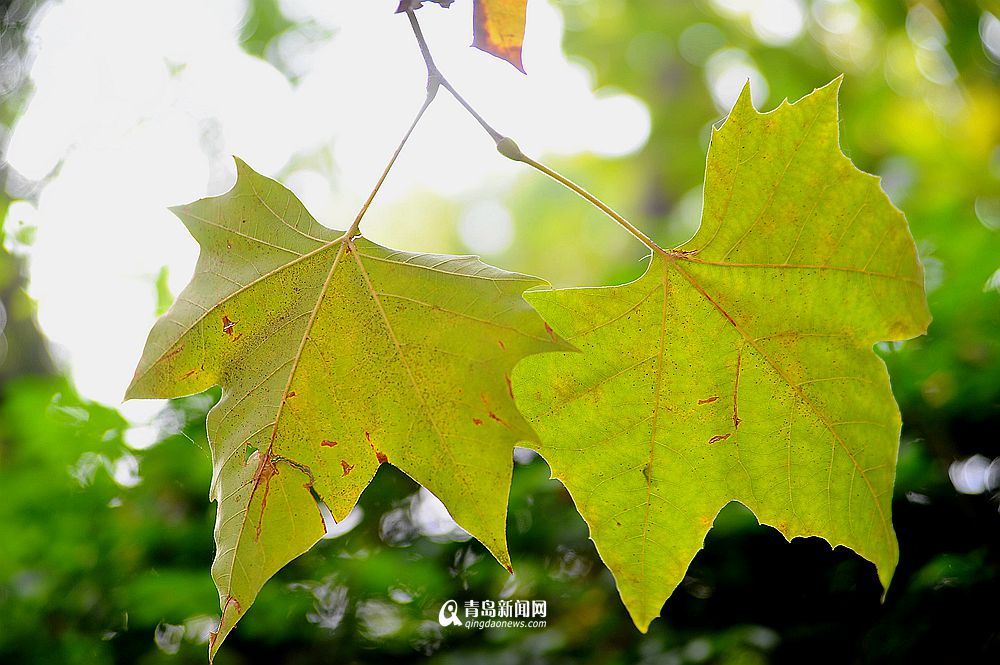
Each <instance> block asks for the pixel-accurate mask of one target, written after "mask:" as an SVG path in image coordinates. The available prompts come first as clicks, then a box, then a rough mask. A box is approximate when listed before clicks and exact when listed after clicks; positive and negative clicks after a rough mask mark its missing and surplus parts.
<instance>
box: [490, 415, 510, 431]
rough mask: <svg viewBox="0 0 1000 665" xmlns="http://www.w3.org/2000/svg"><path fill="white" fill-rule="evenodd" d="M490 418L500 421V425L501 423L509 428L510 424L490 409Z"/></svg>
mask: <svg viewBox="0 0 1000 665" xmlns="http://www.w3.org/2000/svg"><path fill="white" fill-rule="evenodd" d="M490 418H492V419H493V420H495V421H497V422H498V423H500V424H501V425H503V426H504V427H506V428H507V429H510V425H508V424H507V421H506V420H504V419H503V418H501V417H500V416H498V415H497V414H495V413H493V412H492V411H490Z"/></svg>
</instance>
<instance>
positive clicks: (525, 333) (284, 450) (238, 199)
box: [127, 162, 569, 655]
mask: <svg viewBox="0 0 1000 665" xmlns="http://www.w3.org/2000/svg"><path fill="white" fill-rule="evenodd" d="M237 166H238V178H237V182H236V185H235V186H234V188H233V189H232V190H231V191H229V192H228V193H226V194H224V195H222V196H219V197H214V198H209V199H203V200H201V201H198V202H196V203H193V204H191V205H188V206H183V207H180V208H177V209H176V210H175V212H176V213H177V215H178V216H179V217H180V218H181V220H182V221H183V222H184V224H185V225H186V226H187V227H188V229H189V230H190V231H191V233H192V235H193V236H194V237H195V238H196V239H197V240H198V242H199V244H200V245H201V254H200V257H199V260H198V265H197V268H196V271H195V276H194V279H193V280H192V282H191V283H190V285H189V286H188V287H187V288H186V289H185V290H184V291H183V292H182V293H181V294H180V296H178V298H177V301H176V302H175V304H174V305H173V307H172V308H171V309H170V311H168V312H167V313H166V314H165V315H164V316H163V317H162V318H161V319H160V320H159V321H157V323H156V325H155V326H154V327H153V330H152V332H151V333H150V336H149V339H148V341H147V342H146V348H145V351H144V352H143V356H142V359H141V360H140V362H139V366H138V369H137V370H136V375H135V378H134V380H133V382H132V385H131V386H130V387H129V390H128V394H127V397H128V398H133V397H161V398H162V397H177V396H181V395H188V394H192V393H197V392H200V391H202V390H205V389H206V388H209V387H210V386H212V385H216V384H219V385H221V386H222V398H221V399H220V401H219V403H218V404H217V405H216V406H215V407H214V408H213V409H212V411H211V412H210V413H209V415H208V437H209V442H210V444H211V449H212V461H213V465H214V476H213V482H212V489H211V492H210V494H211V497H212V498H213V499H214V500H215V501H217V502H218V504H219V507H218V513H217V520H216V528H215V539H216V557H215V562H214V564H213V567H212V573H213V577H214V579H215V582H216V585H217V587H218V590H219V595H220V603H221V607H222V620H221V623H220V626H219V629H218V631H217V632H216V633H214V634H213V636H212V640H211V645H210V653H211V654H212V655H214V654H215V652H216V651H217V650H218V648H219V645H220V644H221V643H222V640H223V639H224V638H225V636H226V635H227V634H228V633H229V631H231V630H232V628H233V626H234V625H235V623H236V622H237V621H238V620H239V619H240V618H241V617H242V616H243V614H244V613H245V612H246V611H247V609H248V608H249V606H250V604H251V603H252V602H253V600H254V598H255V597H256V595H257V592H258V591H259V589H260V587H261V586H262V585H263V584H264V582H265V581H267V579H269V578H270V577H271V576H272V575H273V574H274V573H275V572H277V571H278V570H279V569H280V568H281V567H282V566H284V565H285V564H286V563H288V562H289V561H290V560H292V559H293V558H295V557H296V556H298V555H300V554H302V553H303V552H305V551H306V550H308V549H309V548H310V547H312V545H313V544H315V543H316V541H317V540H319V539H320V538H321V537H322V535H323V534H324V525H323V519H322V515H321V513H320V510H319V507H318V504H317V500H316V498H314V495H315V497H318V498H319V499H320V500H322V501H323V502H324V503H326V505H327V506H328V507H329V508H330V511H331V512H332V514H333V517H334V518H335V519H336V520H338V521H339V520H341V519H343V518H344V517H346V516H347V514H348V513H349V512H350V510H351V508H352V507H353V506H354V505H355V503H356V501H357V499H358V497H359V496H360V494H361V492H362V491H363V490H364V488H365V487H366V486H367V485H368V483H369V482H370V481H371V479H372V477H373V476H374V475H375V472H376V470H377V469H378V467H379V465H380V464H382V463H386V462H387V463H390V464H392V465H394V466H396V467H398V468H399V469H401V470H402V471H404V472H405V473H407V474H408V475H409V476H411V477H412V478H413V479H414V480H416V481H417V482H419V483H420V484H421V485H423V486H424V487H426V488H427V489H428V490H430V491H431V492H433V493H434V494H435V495H437V496H438V497H439V498H440V499H441V500H442V501H443V502H444V504H445V506H447V508H448V510H449V511H450V512H451V514H452V516H453V517H454V518H455V520H456V521H457V522H458V524H460V525H461V526H462V527H463V528H465V529H466V530H467V531H468V532H469V533H471V534H472V535H473V536H475V537H476V538H477V539H479V540H480V542H482V543H483V544H484V545H485V546H486V547H487V548H488V549H489V550H490V552H492V553H493V555H494V556H495V557H496V558H497V559H498V560H499V561H500V563H502V564H503V565H505V566H507V567H508V568H510V558H509V556H508V553H507V544H506V536H505V533H506V516H507V496H508V493H509V488H510V477H511V467H512V453H513V448H514V444H515V443H517V442H518V441H522V440H525V439H528V440H532V439H534V438H535V435H534V433H533V432H532V430H531V427H530V426H529V425H528V424H527V423H526V422H525V421H524V419H523V418H522V416H521V415H520V414H519V413H518V411H517V408H516V407H515V405H514V401H513V398H512V395H511V392H510V391H511V388H510V371H511V368H513V366H514V364H515V363H516V362H517V361H518V360H519V359H520V358H522V357H524V356H526V355H529V354H532V353H538V352H542V351H549V350H556V349H566V348H569V347H567V346H566V345H565V343H562V342H560V341H559V340H558V339H557V338H556V337H555V336H554V335H553V334H552V333H551V331H550V330H548V329H547V327H546V325H545V323H544V322H543V321H542V320H541V319H540V318H539V317H538V315H537V314H536V313H535V312H534V311H533V310H532V309H531V307H530V306H529V305H528V304H527V302H525V300H524V299H523V298H522V296H521V294H522V292H523V291H524V290H525V289H527V288H530V287H534V286H538V285H539V284H541V282H540V280H538V279H536V278H533V277H527V276H524V275H518V274H514V273H510V272H505V271H503V270H499V269H497V268H493V267H491V266H488V265H486V264H484V263H482V262H480V261H479V260H478V259H476V258H474V257H463V256H440V255H432V254H410V253H406V252H398V251H393V250H390V249H386V248H385V247H381V246H379V245H376V244H374V243H372V242H369V241H367V240H364V239H363V238H354V239H351V240H348V239H346V238H343V237H342V234H341V233H339V232H335V231H331V230H330V229H327V228H325V227H323V226H321V225H320V224H319V223H317V222H316V220H314V219H313V218H312V216H310V215H309V213H308V212H307V211H306V210H305V208H304V207H303V206H302V204H301V203H300V202H299V201H298V200H297V199H296V198H295V196H294V195H292V193H291V192H289V191H288V190H287V189H285V188H284V187H282V186H281V185H279V184H278V183H276V182H274V181H272V180H270V179H268V178H265V177H263V176H261V175H259V174H257V173H255V172H253V171H252V170H251V169H250V168H249V167H248V166H246V164H244V163H243V162H237Z"/></svg>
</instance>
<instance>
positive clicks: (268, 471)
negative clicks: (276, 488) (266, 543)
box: [254, 454, 278, 543]
mask: <svg viewBox="0 0 1000 665" xmlns="http://www.w3.org/2000/svg"><path fill="white" fill-rule="evenodd" d="M277 473H278V468H277V467H276V466H274V464H272V463H271V457H270V454H268V455H265V456H264V457H262V458H261V460H260V466H258V467H257V473H255V474H254V484H255V485H256V486H257V487H259V486H260V482H261V480H263V481H264V496H263V497H262V498H261V500H260V516H259V517H258V518H257V532H256V534H255V535H254V542H255V543H259V542H260V530H261V528H263V526H264V511H266V510H267V497H268V495H269V494H270V493H271V478H272V477H273V476H275V475H277Z"/></svg>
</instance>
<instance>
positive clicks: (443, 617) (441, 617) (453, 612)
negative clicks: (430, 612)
mask: <svg viewBox="0 0 1000 665" xmlns="http://www.w3.org/2000/svg"><path fill="white" fill-rule="evenodd" d="M438 623H439V624H441V625H442V626H461V625H462V620H461V619H459V618H458V603H457V602H455V601H454V600H448V601H445V604H444V605H442V606H441V611H440V612H438Z"/></svg>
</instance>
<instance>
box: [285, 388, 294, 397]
mask: <svg viewBox="0 0 1000 665" xmlns="http://www.w3.org/2000/svg"><path fill="white" fill-rule="evenodd" d="M293 397H295V391H294V390H293V391H292V392H290V393H288V394H287V395H285V399H291V398H293Z"/></svg>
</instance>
